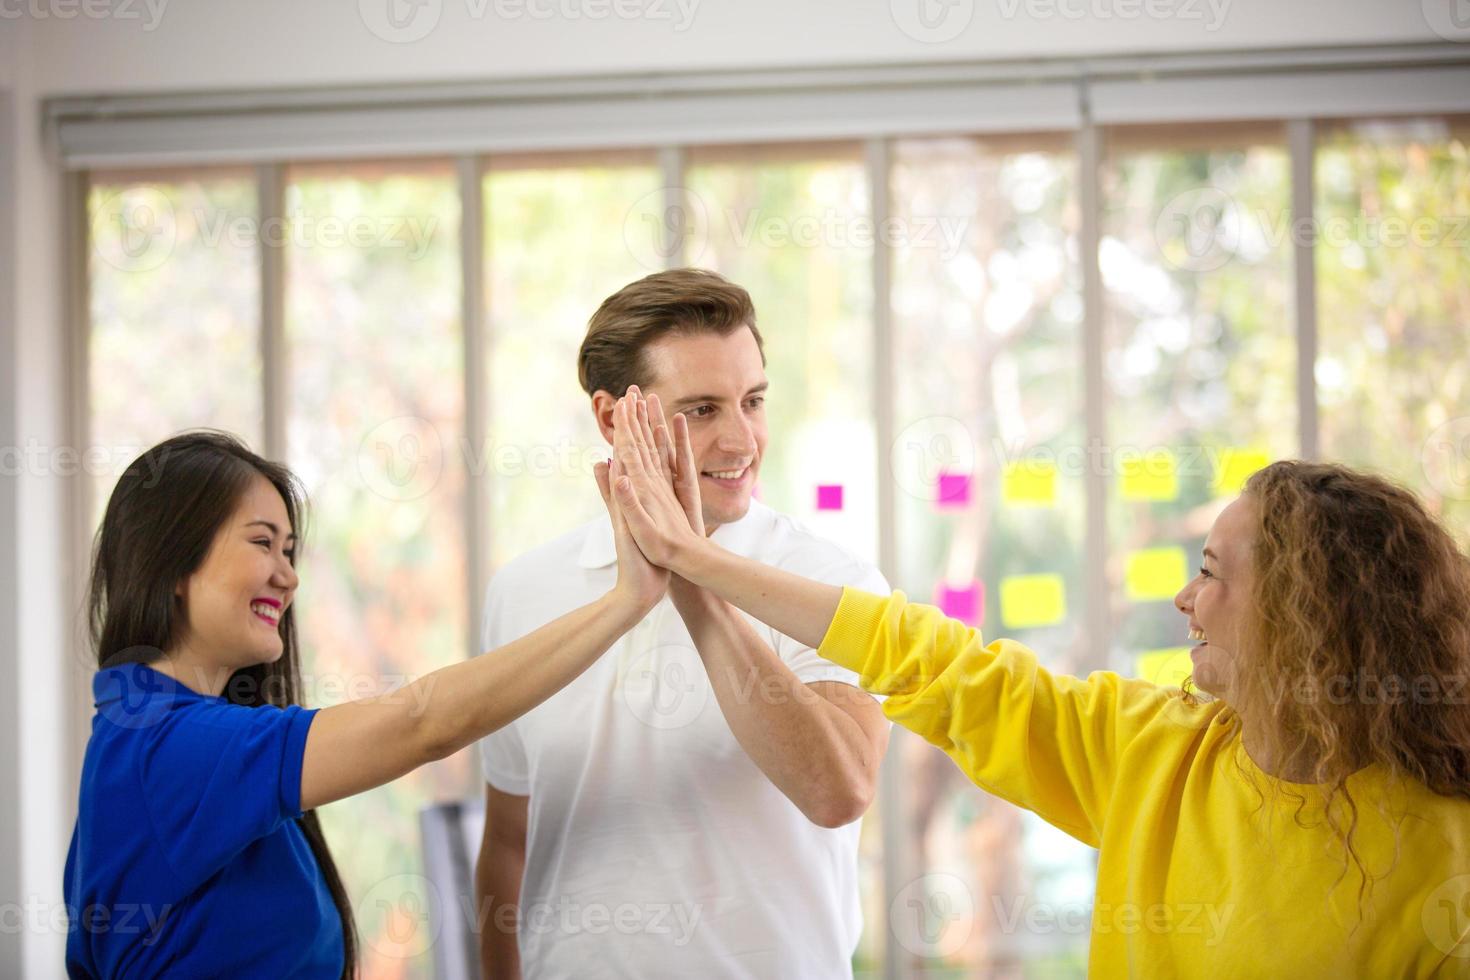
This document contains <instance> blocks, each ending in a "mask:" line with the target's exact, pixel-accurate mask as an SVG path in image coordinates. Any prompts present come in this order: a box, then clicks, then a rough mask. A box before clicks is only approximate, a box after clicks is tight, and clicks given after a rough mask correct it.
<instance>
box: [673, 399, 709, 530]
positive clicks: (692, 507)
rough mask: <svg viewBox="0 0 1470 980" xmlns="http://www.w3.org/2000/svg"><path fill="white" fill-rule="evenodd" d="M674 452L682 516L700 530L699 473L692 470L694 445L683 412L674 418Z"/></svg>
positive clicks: (701, 521)
mask: <svg viewBox="0 0 1470 980" xmlns="http://www.w3.org/2000/svg"><path fill="white" fill-rule="evenodd" d="M674 452H675V454H676V455H677V457H678V460H679V466H678V474H679V475H678V478H677V480H676V481H675V486H676V488H677V489H678V492H679V493H678V496H679V503H681V504H683V505H684V516H686V517H688V518H689V526H690V527H693V528H702V527H703V526H704V517H703V515H702V514H701V513H700V503H699V471H698V470H697V469H695V468H694V444H693V442H692V441H691V440H690V439H689V419H688V418H687V417H686V416H685V415H684V413H683V412H679V413H678V414H676V415H675V416H674Z"/></svg>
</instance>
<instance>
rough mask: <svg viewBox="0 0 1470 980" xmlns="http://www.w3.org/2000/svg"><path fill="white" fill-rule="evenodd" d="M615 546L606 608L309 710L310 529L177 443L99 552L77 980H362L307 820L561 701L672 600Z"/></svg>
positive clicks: (338, 898) (197, 450)
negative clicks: (301, 587) (302, 616)
mask: <svg viewBox="0 0 1470 980" xmlns="http://www.w3.org/2000/svg"><path fill="white" fill-rule="evenodd" d="M597 478H598V484H599V486H600V487H601V488H602V490H603V499H604V501H605V502H607V503H608V507H609V512H610V513H611V514H612V518H613V524H614V529H615V534H616V538H617V542H618V580H617V584H616V586H615V587H614V588H613V589H612V590H611V591H610V592H609V593H607V594H606V595H605V596H603V597H602V598H600V599H598V600H597V601H595V602H593V603H590V604H588V605H586V606H583V607H581V608H580V609H577V610H574V611H573V612H570V613H568V614H567V615H565V616H563V617H561V618H560V619H557V620H555V621H554V622H551V623H548V624H547V625H546V626H544V627H542V628H541V629H539V630H537V631H536V632H534V633H531V634H530V635H528V636H526V637H524V638H522V639H520V640H517V641H516V642H514V643H511V644H509V645H507V646H505V647H502V648H501V649H499V650H495V651H493V652H492V653H490V654H487V655H485V656H481V657H476V658H474V659H473V660H469V661H466V662H464V663H457V664H454V665H453V666H450V667H445V668H443V669H441V670H437V671H434V672H433V673H431V674H427V675H425V676H424V677H421V678H419V679H418V680H417V681H415V682H414V683H413V684H412V685H410V686H409V689H401V690H399V691H396V692H394V693H392V694H389V695H385V696H382V697H376V698H367V699H364V700H361V701H351V702H348V703H346V704H341V705H337V706H335V707H330V708H323V709H321V710H311V709H306V708H303V707H301V706H300V705H298V704H297V703H296V702H297V701H298V698H299V691H300V688H301V681H300V660H299V654H298V648H297V642H296V619H295V608H294V605H293V603H292V599H293V598H294V596H295V593H296V586H297V577H296V570H295V561H296V528H297V526H298V524H297V518H298V516H299V515H300V513H301V510H302V506H303V504H302V501H303V499H304V495H303V494H302V492H301V490H300V485H299V483H298V482H297V480H296V479H295V478H294V477H293V476H292V475H291V473H290V472H289V471H288V470H287V469H286V468H285V467H283V466H280V465H277V464H275V463H272V462H269V461H268V460H265V459H262V458H261V457H260V456H257V455H256V454H254V453H252V452H250V451H249V450H248V449H246V448H245V446H244V445H242V444H241V443H240V442H239V441H238V440H236V439H234V438H233V437H230V436H228V435H225V434H223V433H214V432H193V433H186V434H184V435H180V436H177V437H174V438H172V439H169V440H167V441H166V442H163V443H160V444H159V445H157V446H155V447H153V448H152V449H150V450H148V451H147V452H145V453H144V454H143V455H142V456H141V457H139V458H138V459H137V460H135V461H134V463H133V464H132V465H131V466H129V468H128V470H127V472H126V473H124V474H123V476H122V478H121V479H120V480H119V481H118V483H117V486H116V488H115V489H114V490H113V493H112V497H111V499H110V500H109V501H108V504H107V511H106V514H105V516H104V517H103V521H102V527H101V529H100V530H99V531H98V534H97V539H96V542H95V544H94V554H93V561H92V578H91V595H90V604H89V606H90V608H89V614H90V617H89V618H90V626H91V631H92V640H93V644H94V646H95V648H96V653H97V658H98V663H99V667H100V669H99V670H98V672H97V674H96V676H95V678H94V680H93V691H94V694H95V698H96V707H97V711H96V714H95V715H94V716H93V719H92V735H91V738H90V739H89V741H88V743H87V751H86V758H85V760H84V762H83V766H82V784H81V794H80V803H79V807H78V814H77V824H76V829H75V831H74V832H73V834H72V841H71V849H70V852H69V853H68V855H67V862H66V882H65V891H66V902H67V907H68V910H69V912H70V914H71V930H70V932H69V935H68V939H67V970H68V972H69V973H70V975H72V976H76V977H129V976H136V977H155V976H163V975H168V976H181V977H194V976H219V975H227V976H260V977H272V978H277V977H333V978H335V977H351V976H354V975H355V973H356V963H355V956H354V952H355V945H356V942H355V933H354V930H353V926H352V907H351V903H350V902H349V901H348V898H347V895H346V892H345V891H344V889H343V887H342V881H341V878H340V877H339V876H338V874H337V869H336V866H335V865H334V864H333V863H332V857H331V854H330V852H329V851H328V849H327V845H326V842H325V841H324V840H323V838H322V832H321V827H320V825H319V824H318V822H317V818H316V813H315V809H316V808H317V807H319V806H321V805H322V804H324V803H330V802H332V801H333V800H339V799H342V798H343V797H346V796H351V795H353V794H354V793H361V792H363V791H364V790H367V789H371V788H373V787H375V786H380V785H382V784H383V783H386V782H389V781H390V780H393V779H396V778H397V777H399V776H401V775H403V774H404V773H407V772H409V771H410V770H412V769H414V768H417V767H418V766H421V765H423V764H424V763H426V762H430V761H432V760H435V759H441V758H444V757H445V756H448V755H450V754H451V753H453V752H455V751H457V750H458V749H460V748H463V747H464V746H466V745H468V744H470V743H471V742H473V741H475V740H476V739H479V738H481V737H482V736H484V735H486V734H488V733H489V732H491V731H493V730H495V729H496V728H499V727H500V726H501V725H504V724H505V723H506V722H508V721H510V720H512V719H514V718H515V717H517V716H519V715H520V714H523V713H524V712H526V711H528V710H530V709H531V708H533V707H535V706H536V705H537V704H539V703H541V702H542V701H544V700H545V699H546V698H548V697H550V696H551V695H552V694H553V693H555V692H556V691H557V690H559V689H560V688H561V687H563V686H564V685H566V684H567V683H568V682H570V681H571V680H572V679H573V678H575V677H576V676H577V675H578V674H579V673H581V672H582V671H583V670H584V669H586V668H587V667H588V666H589V665H590V664H591V663H592V662H593V661H594V660H596V659H597V657H598V656H600V655H601V654H602V653H603V652H604V651H605V650H607V648H608V647H610V646H611V645H612V644H613V642H615V641H616V640H617V638H618V637H619V636H621V635H622V634H623V633H624V632H626V631H627V630H628V629H630V628H631V627H632V626H633V625H634V624H636V623H637V622H638V621H639V620H640V619H642V618H643V616H644V615H645V614H646V613H647V612H648V611H649V610H651V609H652V608H653V606H654V605H656V604H657V603H658V601H659V599H660V598H661V597H662V595H663V593H664V590H665V588H666V587H667V584H668V573H667V572H664V571H662V570H660V569H656V568H654V567H653V566H651V565H649V564H648V563H647V562H646V561H644V560H643V557H642V555H641V553H640V552H639V551H638V549H637V547H636V545H633V544H632V539H631V538H630V537H629V536H628V534H627V530H626V527H625V525H623V523H622V521H621V515H620V513H619V512H618V510H617V507H616V505H615V504H614V503H613V502H611V501H610V500H609V499H608V495H607V473H606V467H605V465H603V464H599V467H598V472H597Z"/></svg>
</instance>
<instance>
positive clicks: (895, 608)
mask: <svg viewBox="0 0 1470 980" xmlns="http://www.w3.org/2000/svg"><path fill="white" fill-rule="evenodd" d="M817 652H818V653H820V654H821V655H822V656H823V657H826V658H827V659H828V660H832V661H834V662H836V663H839V664H841V665H843V666H844V667H847V668H849V669H850V670H853V671H856V672H857V673H858V675H859V678H860V683H861V684H862V686H863V687H864V688H865V689H866V690H868V691H870V692H871V693H873V694H880V695H886V696H887V698H888V700H887V701H886V702H884V704H883V713H884V714H886V715H887V716H888V717H889V718H890V719H892V720H893V721H895V722H897V723H898V724H900V725H902V726H904V727H905V728H907V729H909V730H910V731H913V732H916V733H917V734H919V735H922V736H923V737H924V738H925V739H927V740H928V741H929V742H932V743H933V744H934V745H937V746H938V747H939V748H941V749H943V750H944V751H945V752H946V753H948V754H949V756H950V758H952V759H954V761H955V762H956V763H957V764H958V765H959V767H960V769H961V770H963V771H964V773H965V775H967V776H969V777H970V779H971V780H973V781H974V782H975V783H976V784H977V785H979V786H981V787H983V788H984V789H985V790H987V791H989V792H991V793H994V794H995V795H996V796H999V797H1002V798H1003V799H1007V800H1010V801H1011V802H1012V803H1015V804H1017V805H1018V806H1023V807H1025V808H1026V809H1028V810H1032V811H1034V812H1035V813H1036V814H1037V815H1038V816H1040V817H1042V818H1043V819H1045V820H1047V821H1048V822H1049V823H1052V824H1054V825H1056V826H1057V827H1060V828H1061V829H1062V830H1064V831H1066V832H1067V833H1069V834H1071V835H1072V836H1074V837H1076V838H1077V839H1078V840H1081V841H1083V842H1084V843H1087V844H1091V845H1092V846H1094V847H1096V846H1098V844H1099V842H1100V840H1101V837H1102V830H1101V828H1102V821H1103V815H1104V814H1105V813H1106V812H1107V808H1108V803H1109V800H1110V799H1111V797H1112V795H1113V793H1114V790H1115V783H1116V781H1117V773H1118V760H1119V756H1120V755H1121V753H1122V751H1123V750H1124V748H1126V746H1127V743H1128V742H1129V741H1130V740H1131V738H1132V737H1133V736H1134V735H1136V734H1137V733H1138V731H1139V730H1140V729H1141V728H1142V727H1143V725H1144V724H1146V723H1147V722H1148V720H1149V719H1150V718H1152V717H1153V716H1154V715H1156V714H1157V713H1158V711H1159V710H1160V707H1161V705H1162V703H1163V699H1162V698H1161V697H1160V696H1159V693H1160V692H1158V690H1157V689H1155V688H1153V687H1152V685H1147V684H1143V683H1142V682H1126V683H1125V682H1123V681H1122V680H1121V678H1119V677H1118V675H1117V674H1113V673H1107V672H1098V673H1094V674H1092V675H1091V676H1090V677H1088V678H1087V679H1086V680H1082V679H1079V678H1076V677H1069V676H1066V675H1061V674H1051V673H1050V672H1048V671H1046V670H1045V669H1043V668H1042V667H1041V666H1040V665H1039V664H1038V663H1037V659H1036V654H1034V653H1032V652H1031V651H1030V650H1028V649H1027V648H1026V647H1024V646H1022V645H1021V644H1019V643H1016V642H1014V641H1011V640H997V641H995V642H993V643H991V644H990V645H988V646H986V645H983V644H982V641H981V638H980V633H979V631H978V630H975V629H972V628H970V627H968V626H966V625H965V624H964V623H962V622H960V621H958V620H954V619H949V618H947V617H946V616H944V614H943V613H941V612H940V611H939V610H938V609H936V608H934V607H933V606H926V605H921V604H918V603H912V604H911V603H909V602H908V600H907V598H906V597H905V596H904V594H903V593H902V592H894V593H893V595H892V596H887V597H885V596H878V595H873V594H872V593H868V592H863V591H860V590H858V589H852V588H846V589H843V592H842V601H841V603H839V605H838V607H837V615H836V616H835V617H834V618H833V620H832V625H831V626H830V627H828V630H827V635H826V637H824V638H823V640H822V645H821V647H820V648H819V649H818V651H817Z"/></svg>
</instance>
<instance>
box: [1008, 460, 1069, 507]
mask: <svg viewBox="0 0 1470 980" xmlns="http://www.w3.org/2000/svg"><path fill="white" fill-rule="evenodd" d="M1000 498H1001V500H1003V501H1004V502H1005V503H1007V504H1010V505H1012V506H1016V507H1050V506H1051V505H1052V504H1054V503H1056V502H1057V464H1056V463H1053V462H1050V461H1043V460H1032V461H1028V462H1020V463H1007V464H1006V465H1005V470H1004V471H1003V472H1002V473H1001V477H1000Z"/></svg>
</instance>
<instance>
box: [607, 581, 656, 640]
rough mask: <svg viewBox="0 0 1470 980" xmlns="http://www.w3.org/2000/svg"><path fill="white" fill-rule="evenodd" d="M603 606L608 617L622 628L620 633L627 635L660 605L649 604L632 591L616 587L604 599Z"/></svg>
mask: <svg viewBox="0 0 1470 980" xmlns="http://www.w3.org/2000/svg"><path fill="white" fill-rule="evenodd" d="M602 605H603V611H604V612H605V613H606V615H608V616H610V617H611V618H612V620H613V621H614V622H615V623H617V624H618V625H619V626H620V627H621V629H620V631H619V632H620V633H626V632H627V631H628V630H630V629H632V628H633V627H634V626H637V625H638V624H639V623H640V622H642V621H643V617H645V616H647V615H648V614H649V613H650V612H651V611H653V607H654V606H656V605H658V603H657V602H656V601H655V602H649V601H648V600H647V599H646V598H642V597H640V596H638V595H637V594H635V593H634V592H633V591H632V590H631V589H626V588H624V587H622V586H619V585H615V586H613V587H612V589H610V590H609V591H608V592H607V594H606V595H604V596H603V597H602Z"/></svg>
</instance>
